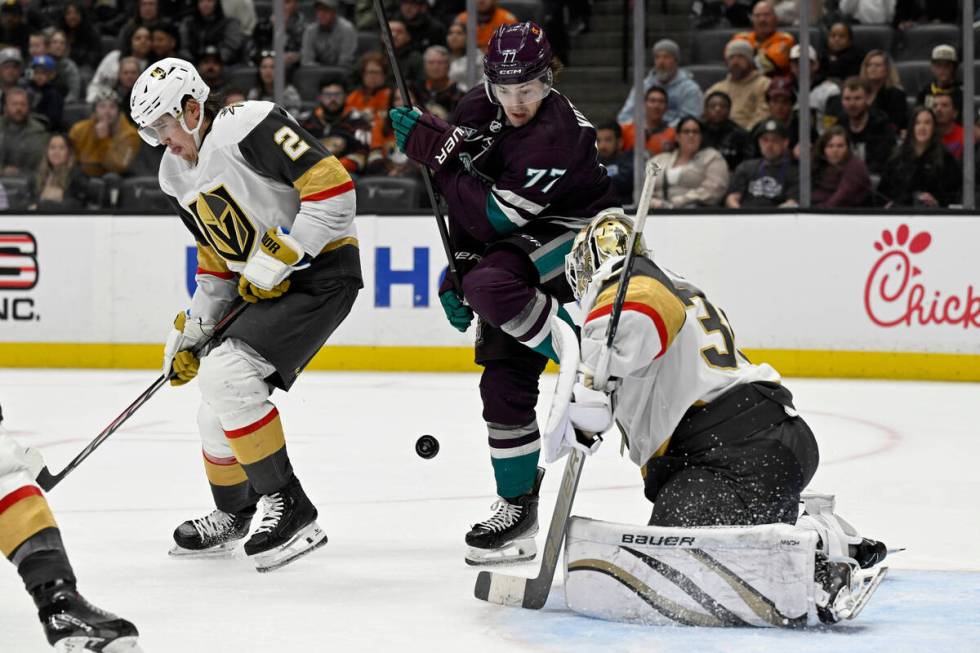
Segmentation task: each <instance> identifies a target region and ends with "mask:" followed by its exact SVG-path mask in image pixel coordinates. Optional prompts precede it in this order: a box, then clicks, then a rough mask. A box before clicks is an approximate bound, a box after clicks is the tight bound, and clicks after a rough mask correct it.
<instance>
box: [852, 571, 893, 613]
mask: <svg viewBox="0 0 980 653" xmlns="http://www.w3.org/2000/svg"><path fill="white" fill-rule="evenodd" d="M887 573H888V567H880V568H878V569H877V570H876V571H875V573H873V574H871V575H869V576H866V577H865V578H862V579H861V589H860V590H859V591H858V595H857V597H855V599H854V604H853V605H852V606H851V607H850V608H849V609H847V610H843V611H842V612H841V616H842V617H843V618H845V619H854V618H856V617H857V616H858V615H859V614H861V610H864V606H866V605H867V604H868V601H870V600H871V595H872V594H874V593H875V590H877V589H878V586H879V585H881V581H883V580H884V579H885V575H886V574H887Z"/></svg>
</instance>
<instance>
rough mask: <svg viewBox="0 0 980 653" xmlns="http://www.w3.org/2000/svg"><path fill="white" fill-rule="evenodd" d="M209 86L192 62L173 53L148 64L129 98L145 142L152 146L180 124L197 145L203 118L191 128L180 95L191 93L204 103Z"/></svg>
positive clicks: (131, 111)
mask: <svg viewBox="0 0 980 653" xmlns="http://www.w3.org/2000/svg"><path fill="white" fill-rule="evenodd" d="M210 93H211V89H210V88H208V85H207V84H205V83H204V80H202V79H201V76H200V75H198V73H197V70H196V69H195V68H194V66H193V65H191V64H190V63H188V62H186V61H184V60H183V59H178V58H176V57H167V58H166V59H161V60H160V61H158V62H156V63H154V64H150V66H149V67H147V69H146V70H144V71H143V73H142V74H141V75H140V76H139V77H138V78H137V80H136V83H135V84H134V85H133V93H132V96H131V97H130V99H129V113H130V115H131V116H132V117H133V121H134V122H135V123H136V125H137V127H138V128H139V135H140V138H142V139H143V140H144V141H146V143H148V144H149V145H151V146H153V147H156V146H157V145H160V143H161V142H162V141H163V139H165V138H166V137H167V135H168V134H169V133H171V130H173V129H176V128H178V127H180V128H183V130H184V131H186V132H187V133H188V134H191V135H193V136H194V141H195V142H196V143H197V144H198V146H200V144H201V139H200V135H199V132H200V130H201V124H202V123H203V122H204V121H203V120H199V121H198V123H197V126H195V127H194V129H190V128H188V127H187V123H186V122H185V121H184V110H183V103H184V98H186V97H191V98H193V99H194V100H196V101H197V103H198V104H200V105H201V107H202V109H203V107H204V102H205V100H207V99H208V95H210Z"/></svg>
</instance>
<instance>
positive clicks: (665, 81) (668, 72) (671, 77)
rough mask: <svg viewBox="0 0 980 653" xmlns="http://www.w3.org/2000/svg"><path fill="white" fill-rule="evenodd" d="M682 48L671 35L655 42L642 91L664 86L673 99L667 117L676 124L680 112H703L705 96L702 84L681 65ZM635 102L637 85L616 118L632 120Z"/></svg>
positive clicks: (681, 113) (685, 114) (692, 113)
mask: <svg viewBox="0 0 980 653" xmlns="http://www.w3.org/2000/svg"><path fill="white" fill-rule="evenodd" d="M680 60H681V49H680V47H678V45H677V43H675V42H674V41H671V40H670V39H661V40H660V41H657V42H656V43H654V44H653V68H651V69H650V71H649V72H648V73H647V76H646V78H644V80H643V92H644V93H646V92H647V91H648V90H649V89H650V88H651V87H653V86H661V87H663V88H664V89H665V90H666V91H667V97H669V98H670V103H669V104H668V105H667V115H666V117H665V120H666V121H667V122H668V123H670V124H671V125H673V124H675V123H676V122H677V121H678V120H679V119H680V118H681V116H696V115H698V114H699V113H701V106H702V103H703V102H704V96H703V95H702V93H701V87H700V86H698V84H697V82H695V81H694V79H693V78H692V77H691V74H690V73H688V72H687V71H686V70H683V69H681V68H680V67H679V66H680ZM635 102H636V89H632V90H630V94H629V96H627V98H626V102H625V103H624V104H623V108H622V109H620V110H619V116H618V117H617V119H618V120H619V122H621V123H624V124H626V123H631V122H633V105H634V103H635Z"/></svg>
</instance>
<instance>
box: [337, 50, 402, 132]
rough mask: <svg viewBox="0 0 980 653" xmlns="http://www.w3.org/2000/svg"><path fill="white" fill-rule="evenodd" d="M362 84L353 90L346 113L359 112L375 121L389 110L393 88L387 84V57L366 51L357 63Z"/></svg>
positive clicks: (361, 115) (346, 106) (345, 106)
mask: <svg viewBox="0 0 980 653" xmlns="http://www.w3.org/2000/svg"><path fill="white" fill-rule="evenodd" d="M357 72H358V77H359V78H360V80H361V84H360V86H358V87H357V88H355V89H354V90H353V91H351V93H350V95H348V96H347V102H346V104H345V105H344V113H350V112H352V111H356V112H359V114H360V117H362V118H364V119H365V120H367V121H368V122H372V123H373V122H374V119H375V118H377V117H378V116H382V117H383V114H385V112H387V111H388V108H389V105H390V104H391V89H390V88H388V86H387V84H386V80H387V73H388V66H387V59H386V58H385V56H384V55H383V54H381V53H380V52H374V51H372V52H365V53H364V55H363V56H361V59H360V61H358V63H357Z"/></svg>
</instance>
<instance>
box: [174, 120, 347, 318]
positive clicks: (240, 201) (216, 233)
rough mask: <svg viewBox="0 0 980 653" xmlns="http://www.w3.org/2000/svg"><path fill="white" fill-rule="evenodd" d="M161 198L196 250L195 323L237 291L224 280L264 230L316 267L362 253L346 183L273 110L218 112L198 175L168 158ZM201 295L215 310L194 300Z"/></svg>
mask: <svg viewBox="0 0 980 653" xmlns="http://www.w3.org/2000/svg"><path fill="white" fill-rule="evenodd" d="M160 188H161V189H162V190H163V192H164V193H166V194H167V196H168V197H169V198H170V200H171V204H172V205H173V206H174V208H175V209H176V210H177V211H178V213H179V215H180V217H181V219H182V220H183V221H184V224H185V225H186V226H187V228H188V229H190V231H191V232H192V233H193V234H194V236H195V238H196V239H197V242H198V281H199V283H198V288H199V291H200V292H199V293H196V294H195V301H194V303H193V304H192V309H191V310H192V313H194V312H197V313H198V314H202V313H204V314H220V309H219V308H218V304H221V303H223V302H225V301H227V299H228V297H229V296H231V295H234V288H233V286H232V284H228V283H220V282H219V280H224V281H228V280H230V279H231V278H232V277H233V276H234V275H233V273H236V272H240V271H241V270H242V269H243V268H244V267H245V263H246V262H247V261H248V259H249V258H250V257H251V256H252V254H253V253H254V252H255V251H257V249H258V247H259V241H260V239H261V237H262V234H263V233H265V232H266V231H267V230H268V229H275V228H277V227H282V228H284V229H286V230H287V231H289V232H290V234H291V235H292V236H293V238H295V239H296V240H297V241H299V243H300V244H301V245H302V246H303V248H304V250H305V251H306V253H307V254H309V255H310V256H311V257H315V256H317V255H318V254H320V253H321V252H322V251H325V250H330V249H332V248H336V247H340V246H342V245H356V231H355V228H354V213H355V203H354V192H353V189H354V183H353V181H351V178H350V175H349V174H348V173H347V170H345V169H344V167H343V165H341V163H340V162H339V161H338V160H337V159H336V158H335V157H333V156H332V155H331V154H330V152H329V151H327V149H326V148H325V147H324V146H323V145H322V144H321V143H320V141H319V140H317V139H315V138H313V137H312V136H311V135H309V134H308V133H307V132H306V131H305V130H304V129H303V128H302V127H300V126H299V125H298V124H297V123H296V121H295V120H293V119H292V117H290V116H289V114H288V113H286V111H285V110H283V109H282V107H279V106H278V105H276V104H273V103H272V102H242V103H240V104H235V105H232V106H229V107H225V108H224V109H222V110H221V111H220V112H219V113H218V115H217V116H216V117H215V119H214V121H213V123H212V124H211V128H210V130H209V131H208V132H207V133H206V134H205V136H204V139H203V142H202V143H201V148H200V153H199V156H198V161H197V164H196V165H192V164H190V163H188V162H186V161H184V160H183V159H181V158H180V157H179V156H177V155H175V154H173V153H171V152H170V151H169V150H168V151H167V152H166V153H165V154H164V156H163V161H162V162H161V164H160ZM201 292H203V293H204V294H209V295H211V299H212V300H214V301H208V300H207V299H206V298H200V297H198V296H197V295H198V294H201ZM202 300H203V301H202ZM195 309H196V311H195ZM212 316H213V315H212Z"/></svg>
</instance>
